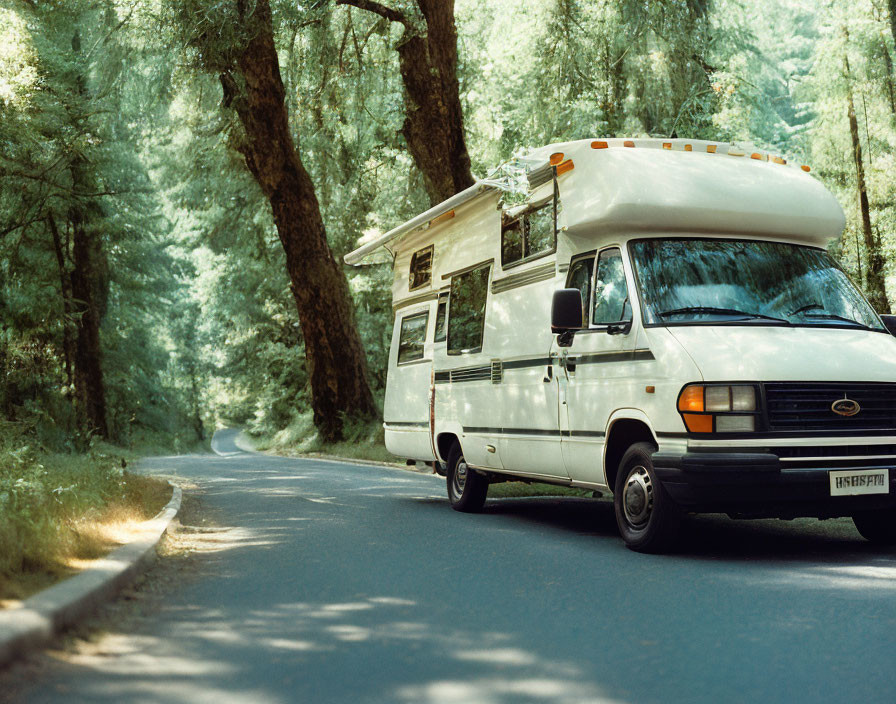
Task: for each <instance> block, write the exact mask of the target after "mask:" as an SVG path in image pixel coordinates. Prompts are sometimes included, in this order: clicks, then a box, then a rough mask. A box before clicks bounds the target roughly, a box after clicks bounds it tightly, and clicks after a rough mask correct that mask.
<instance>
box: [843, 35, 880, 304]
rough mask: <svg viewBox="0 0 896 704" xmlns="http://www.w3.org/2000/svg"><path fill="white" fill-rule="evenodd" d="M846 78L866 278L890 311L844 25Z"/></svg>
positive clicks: (873, 298) (875, 299)
mask: <svg viewBox="0 0 896 704" xmlns="http://www.w3.org/2000/svg"><path fill="white" fill-rule="evenodd" d="M843 39H844V49H843V77H844V79H845V81H846V108H847V116H848V118H849V134H850V139H851V141H852V156H853V163H854V165H855V169H856V195H857V197H858V202H859V213H860V214H861V219H862V235H863V238H864V242H865V252H866V255H867V258H868V260H867V262H866V266H865V271H866V276H865V281H866V285H867V289H868V299H869V302H870V303H871V305H872V306H873V307H874V309H875V310H876V311H878V312H879V313H889V312H890V302H889V301H888V300H887V289H886V284H885V282H884V266H885V262H884V258H883V254H882V253H881V251H880V242H879V240H878V239H877V238H875V237H874V233H873V232H872V231H871V210H870V207H869V205H868V190H867V188H866V186H865V162H864V161H863V159H862V142H861V140H860V139H859V123H858V120H857V119H856V106H855V101H854V100H853V92H852V74H851V72H850V70H849V54H848V50H849V30H847V28H846V27H843Z"/></svg>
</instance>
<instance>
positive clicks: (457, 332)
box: [448, 264, 491, 354]
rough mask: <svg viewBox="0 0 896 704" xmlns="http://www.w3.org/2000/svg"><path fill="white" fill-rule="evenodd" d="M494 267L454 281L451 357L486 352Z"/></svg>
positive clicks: (477, 270)
mask: <svg viewBox="0 0 896 704" xmlns="http://www.w3.org/2000/svg"><path fill="white" fill-rule="evenodd" d="M490 271H491V264H484V265H483V266H480V267H477V268H476V269H473V270H472V271H468V272H466V273H464V274H458V275H457V276H453V277H451V292H450V294H449V295H450V301H451V314H450V315H449V316H448V354H464V353H467V352H481V351H482V336H483V333H484V331H485V299H486V296H487V295H488V279H489V273H490Z"/></svg>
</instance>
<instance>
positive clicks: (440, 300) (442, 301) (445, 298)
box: [432, 293, 451, 345]
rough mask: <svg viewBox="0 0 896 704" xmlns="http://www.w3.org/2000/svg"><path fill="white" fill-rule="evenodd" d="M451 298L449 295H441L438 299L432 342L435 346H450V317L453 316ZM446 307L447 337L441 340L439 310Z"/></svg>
mask: <svg viewBox="0 0 896 704" xmlns="http://www.w3.org/2000/svg"><path fill="white" fill-rule="evenodd" d="M450 298H451V296H450V294H449V293H440V294H439V297H438V298H437V299H436V320H435V323H434V324H433V334H432V342H433V344H434V345H440V344H442V343H443V342H444V343H445V344H446V345H447V344H448V316H449V315H450V314H451V304H450V303H449V299H450ZM442 305H444V306H445V337H442V338H439V309H440V308H441V307H442Z"/></svg>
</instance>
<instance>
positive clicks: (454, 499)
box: [446, 444, 488, 513]
mask: <svg viewBox="0 0 896 704" xmlns="http://www.w3.org/2000/svg"><path fill="white" fill-rule="evenodd" d="M446 481H447V483H448V501H450V502H451V508H453V509H454V510H455V511H464V512H466V513H475V512H476V511H479V510H481V509H482V506H483V504H485V496H486V494H488V478H487V477H484V476H483V475H482V474H480V473H479V472H477V471H476V470H475V469H473V468H472V467H469V466H468V465H467V461H466V460H465V459H464V453H463V450H461V447H460V444H455V445H454V447H452V448H451V452H449V453H448V474H447V477H446Z"/></svg>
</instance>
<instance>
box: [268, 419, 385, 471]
mask: <svg viewBox="0 0 896 704" xmlns="http://www.w3.org/2000/svg"><path fill="white" fill-rule="evenodd" d="M344 435H345V439H344V440H342V441H341V442H331V443H327V442H324V441H323V440H321V438H320V436H319V435H318V434H317V430H316V429H315V427H314V423H313V421H312V419H311V414H310V413H303V414H302V415H300V416H297V417H296V418H294V419H293V421H292V422H291V423H290V424H289V425H288V426H287V427H285V428H283V429H282V430H279V431H277V432H274V433H270V434H258V435H256V434H253V435H252V440H253V442H254V443H255V449H257V450H258V451H259V452H274V453H277V454H281V455H287V456H290V457H302V456H306V457H320V456H332V457H336V458H339V457H345V458H347V459H352V460H372V461H374V462H387V463H389V464H401V462H400V460H399V459H398V458H397V457H395V456H394V455H391V454H389V451H388V450H387V449H386V440H385V433H384V431H383V424H382V421H379V420H376V421H366V422H360V421H355V420H349V421H347V422H346V423H345V429H344Z"/></svg>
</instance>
